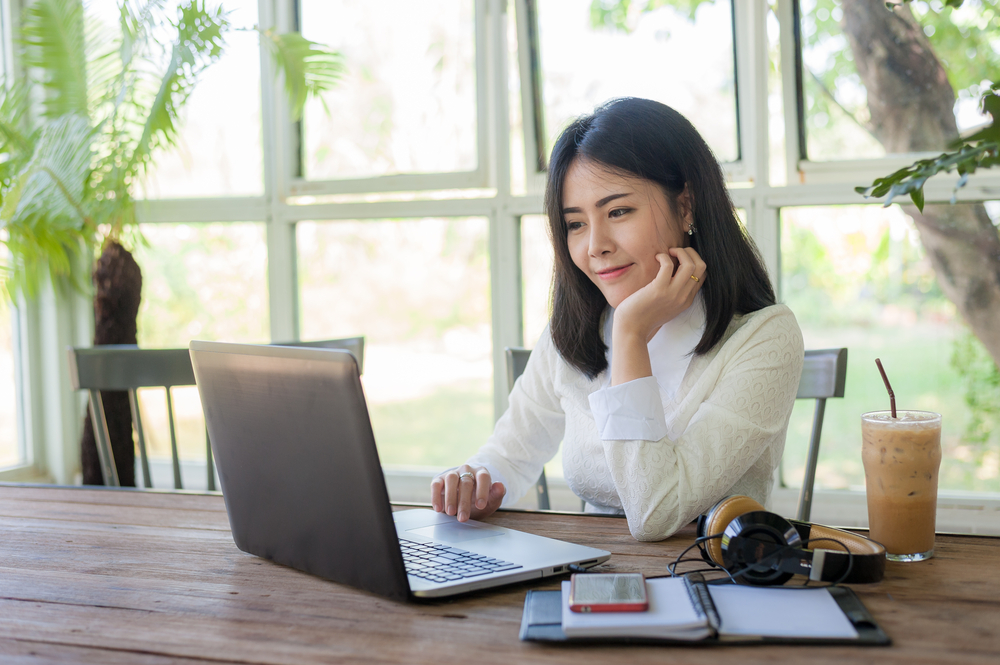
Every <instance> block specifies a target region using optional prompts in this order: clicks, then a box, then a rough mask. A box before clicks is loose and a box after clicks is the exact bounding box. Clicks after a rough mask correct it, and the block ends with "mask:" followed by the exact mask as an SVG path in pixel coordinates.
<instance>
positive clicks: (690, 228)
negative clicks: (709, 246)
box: [688, 224, 697, 236]
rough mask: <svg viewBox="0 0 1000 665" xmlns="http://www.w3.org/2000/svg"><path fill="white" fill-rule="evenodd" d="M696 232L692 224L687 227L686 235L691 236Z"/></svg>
mask: <svg viewBox="0 0 1000 665" xmlns="http://www.w3.org/2000/svg"><path fill="white" fill-rule="evenodd" d="M696 230H697V229H695V228H694V224H692V225H691V226H689V227H688V235H689V236H693V235H694V232H695V231H696Z"/></svg>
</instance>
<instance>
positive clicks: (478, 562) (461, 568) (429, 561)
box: [399, 538, 522, 582]
mask: <svg viewBox="0 0 1000 665" xmlns="http://www.w3.org/2000/svg"><path fill="white" fill-rule="evenodd" d="M399 548H400V549H401V550H402V551H403V563H404V564H405V565H406V574H407V575H413V576H414V577H419V578H421V579H425V580H429V581H431V582H454V581H455V580H460V579H464V578H467V577H479V576H481V575H489V574H490V573H499V572H502V571H507V570H514V569H516V568H521V567H522V566H521V565H520V564H516V563H510V562H509V561H502V560H500V559H491V558H490V557H488V556H485V555H482V554H475V553H474V552H469V551H468V550H460V549H458V548H457V547H448V546H447V545H440V544H436V543H415V542H413V541H412V540H406V539H404V538H400V539H399Z"/></svg>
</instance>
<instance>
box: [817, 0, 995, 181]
mask: <svg viewBox="0 0 1000 665" xmlns="http://www.w3.org/2000/svg"><path fill="white" fill-rule="evenodd" d="M987 5H988V6H987ZM993 5H994V3H992V2H984V1H983V0H968V1H967V2H965V3H964V4H963V6H962V7H961V9H959V10H952V9H951V8H946V7H944V5H943V3H941V2H937V1H935V2H921V1H917V2H912V3H909V4H903V5H899V6H897V7H896V8H895V9H893V11H892V13H890V12H889V11H888V10H887V9H886V8H885V4H884V3H880V2H870V3H866V2H855V3H851V4H850V11H849V12H845V10H844V9H843V7H842V6H841V3H840V1H839V0H801V1H800V2H799V14H800V16H799V21H800V38H801V49H802V72H801V74H802V76H801V78H802V97H803V98H802V101H801V103H802V104H803V115H804V120H805V139H806V146H805V148H806V155H807V156H808V158H809V159H811V160H813V161H822V160H832V159H858V158H871V157H881V156H883V155H886V154H896V153H907V152H921V151H933V150H942V149H944V148H945V147H946V145H947V143H948V142H949V141H950V140H951V139H953V138H955V137H956V136H957V134H956V127H957V132H965V131H967V130H970V129H972V128H975V127H977V126H979V125H982V124H983V123H984V122H986V121H988V117H986V116H984V115H983V114H982V113H981V112H980V111H979V109H978V102H979V98H980V96H981V94H982V92H983V91H984V90H985V89H987V88H988V87H989V85H990V84H989V81H991V80H992V79H993V77H994V76H995V75H996V71H997V69H998V67H1000V52H998V50H997V48H996V40H997V38H998V37H1000V16H998V15H997V13H996V11H995V9H994V8H993ZM892 14H895V15H896V16H893V15H892ZM887 18H888V19H889V20H885V19H887Z"/></svg>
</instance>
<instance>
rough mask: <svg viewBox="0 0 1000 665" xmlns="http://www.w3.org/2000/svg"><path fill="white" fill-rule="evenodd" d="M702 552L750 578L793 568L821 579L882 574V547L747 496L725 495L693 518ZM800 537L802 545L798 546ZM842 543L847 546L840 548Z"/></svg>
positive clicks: (771, 577)
mask: <svg viewBox="0 0 1000 665" xmlns="http://www.w3.org/2000/svg"><path fill="white" fill-rule="evenodd" d="M711 536H718V537H715V538H711V539H710V540H702V541H701V542H702V545H703V548H702V556H703V557H704V558H705V559H706V560H707V561H709V562H710V563H714V564H716V565H718V566H721V567H723V568H725V569H727V570H729V571H730V573H735V572H737V571H741V574H742V575H743V576H744V578H745V579H746V581H747V582H749V583H751V584H783V583H784V582H786V581H788V580H789V579H791V577H792V575H793V574H795V573H799V574H804V575H808V576H809V579H811V580H816V581H823V582H845V583H848V584H867V583H870V582H878V581H880V580H881V579H882V577H883V575H884V574H885V548H884V547H883V546H882V545H881V544H879V543H877V542H875V541H873V540H870V539H868V538H865V537H863V536H859V535H857V534H855V533H851V532H849V531H843V530H841V529H834V528H832V527H828V526H821V525H818V524H811V523H809V522H800V521H796V520H786V519H784V518H782V517H780V516H778V515H776V514H775V513H771V512H768V511H766V510H764V508H763V506H761V505H760V504H759V503H758V502H756V501H754V500H753V499H751V498H750V497H748V496H729V497H726V498H724V499H722V500H721V501H719V502H718V503H717V504H715V505H714V506H713V507H712V508H711V509H710V510H709V511H708V512H707V513H705V515H703V516H702V517H701V518H700V519H699V520H698V537H699V538H706V537H711ZM803 543H804V544H805V545H806V547H803ZM844 548H846V551H845V549H844Z"/></svg>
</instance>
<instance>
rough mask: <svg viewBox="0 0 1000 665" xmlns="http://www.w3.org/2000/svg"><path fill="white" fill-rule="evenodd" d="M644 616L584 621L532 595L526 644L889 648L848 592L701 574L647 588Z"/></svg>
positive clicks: (547, 595) (549, 597)
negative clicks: (712, 580) (711, 579)
mask: <svg viewBox="0 0 1000 665" xmlns="http://www.w3.org/2000/svg"><path fill="white" fill-rule="evenodd" d="M646 590H647V595H648V599H649V609H648V610H647V611H646V612H606V613H591V614H584V613H578V612H572V611H571V610H570V609H569V582H564V583H563V584H562V589H561V590H560V591H529V592H528V597H527V598H526V599H525V609H524V615H523V617H522V623H521V639H522V640H539V641H566V640H612V641H639V642H677V643H682V642H683V643H705V644H718V643H726V644H728V643H752V644H757V643H771V644H773V643H776V642H777V643H785V642H787V643H814V644H889V638H888V636H886V634H885V632H884V631H882V629H881V628H879V627H878V625H877V624H876V623H875V620H874V619H873V618H872V617H871V615H870V614H869V613H868V611H867V609H865V607H864V605H863V604H862V603H861V601H860V600H859V599H858V597H857V596H856V595H855V594H854V592H852V591H851V590H850V589H848V588H846V587H816V588H811V589H810V588H806V589H803V588H786V587H758V586H744V585H738V584H718V585H713V584H707V583H706V582H705V580H704V578H702V577H701V575H698V574H692V575H688V576H685V577H661V578H656V579H650V580H647V581H646Z"/></svg>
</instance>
